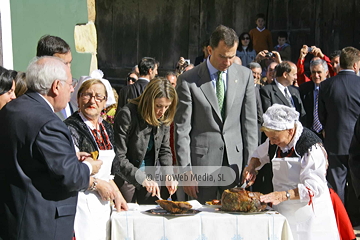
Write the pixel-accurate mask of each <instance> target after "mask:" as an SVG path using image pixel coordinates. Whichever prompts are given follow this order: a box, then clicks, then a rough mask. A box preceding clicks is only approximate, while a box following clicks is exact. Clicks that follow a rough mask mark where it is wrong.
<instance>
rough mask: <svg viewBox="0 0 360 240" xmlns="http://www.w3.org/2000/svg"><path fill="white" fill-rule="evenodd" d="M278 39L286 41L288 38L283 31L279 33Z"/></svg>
mask: <svg viewBox="0 0 360 240" xmlns="http://www.w3.org/2000/svg"><path fill="white" fill-rule="evenodd" d="M278 37H279V38H285V39H287V38H288V35H287V32H285V31H281V32H279V33H278Z"/></svg>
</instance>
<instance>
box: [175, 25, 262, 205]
mask: <svg viewBox="0 0 360 240" xmlns="http://www.w3.org/2000/svg"><path fill="white" fill-rule="evenodd" d="M238 44H239V39H238V37H237V35H236V32H235V31H234V30H233V29H231V28H228V27H225V26H222V25H220V26H218V27H217V28H216V29H215V31H214V32H213V33H212V35H211V37H210V45H209V46H208V51H209V54H210V55H211V56H210V57H209V58H208V59H207V60H206V61H205V62H203V63H201V64H200V65H198V66H196V67H195V68H194V69H192V70H190V71H187V72H185V73H183V74H182V75H180V76H179V78H178V83H177V93H178V97H179V104H178V108H177V112H176V115H175V147H176V157H177V160H178V163H179V165H180V166H181V167H182V170H183V171H187V173H188V174H189V175H188V176H191V174H192V167H193V166H202V167H206V166H219V167H220V166H231V167H234V168H238V170H240V171H241V170H242V168H243V163H245V164H246V163H247V160H248V157H249V155H251V154H252V152H253V151H254V150H255V148H256V146H257V141H258V137H257V116H256V100H255V93H254V90H255V89H254V79H253V76H252V73H251V71H250V70H249V69H247V68H245V67H243V66H240V65H237V64H232V63H233V59H234V57H235V55H236V49H237V46H238ZM220 99H221V100H220ZM193 183H195V185H192V184H190V186H189V185H188V186H184V191H185V193H186V194H188V195H189V196H190V197H193V198H197V199H198V201H199V202H201V203H204V202H205V201H208V200H211V199H215V198H216V197H217V194H218V192H220V193H221V192H222V191H223V190H224V189H226V188H229V187H231V186H234V185H235V184H237V182H236V181H234V182H233V183H232V184H230V185H228V186H218V185H217V184H215V185H214V186H198V185H197V184H196V181H194V182H193Z"/></svg>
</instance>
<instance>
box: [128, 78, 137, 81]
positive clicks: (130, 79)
mask: <svg viewBox="0 0 360 240" xmlns="http://www.w3.org/2000/svg"><path fill="white" fill-rule="evenodd" d="M127 80H128V82H130V81H133V82H136V81H137V79H136V78H133V77H128V78H127Z"/></svg>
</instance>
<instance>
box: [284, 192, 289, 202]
mask: <svg viewBox="0 0 360 240" xmlns="http://www.w3.org/2000/svg"><path fill="white" fill-rule="evenodd" d="M285 192H286V198H287V200H290V193H289V191H285Z"/></svg>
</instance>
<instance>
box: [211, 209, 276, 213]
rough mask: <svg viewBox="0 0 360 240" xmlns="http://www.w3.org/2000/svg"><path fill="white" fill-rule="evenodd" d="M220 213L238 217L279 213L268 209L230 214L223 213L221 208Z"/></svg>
mask: <svg viewBox="0 0 360 240" xmlns="http://www.w3.org/2000/svg"><path fill="white" fill-rule="evenodd" d="M217 212H219V213H229V214H237V215H256V214H269V213H272V214H273V213H278V212H276V211H271V210H268V209H265V210H263V211H260V212H229V211H222V210H221V208H219V211H217Z"/></svg>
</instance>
